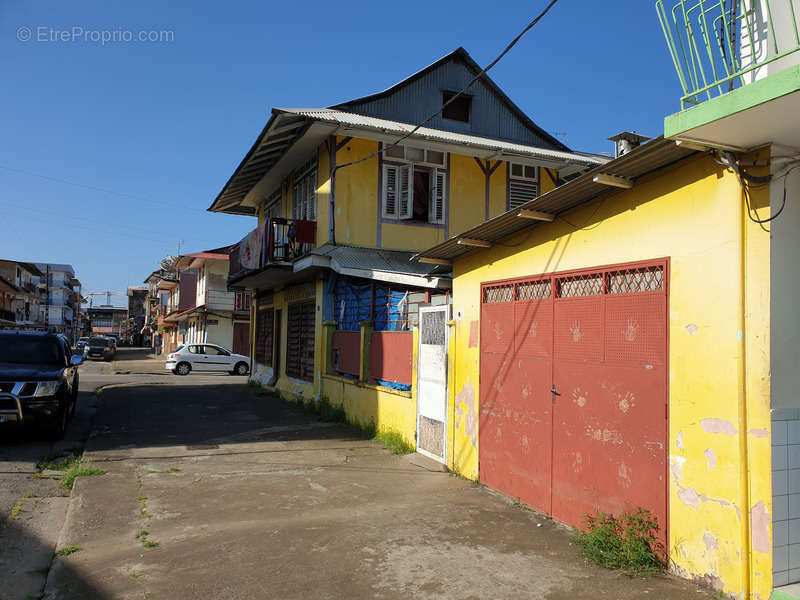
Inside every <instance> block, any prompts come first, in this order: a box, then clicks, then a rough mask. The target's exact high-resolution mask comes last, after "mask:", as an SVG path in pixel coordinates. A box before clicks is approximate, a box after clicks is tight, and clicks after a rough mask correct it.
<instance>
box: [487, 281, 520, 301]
mask: <svg viewBox="0 0 800 600" xmlns="http://www.w3.org/2000/svg"><path fill="white" fill-rule="evenodd" d="M513 300H514V284H513V283H508V284H503V285H496V286H492V287H487V288H484V289H483V301H484V303H486V304H496V303H499V302H512V301H513Z"/></svg>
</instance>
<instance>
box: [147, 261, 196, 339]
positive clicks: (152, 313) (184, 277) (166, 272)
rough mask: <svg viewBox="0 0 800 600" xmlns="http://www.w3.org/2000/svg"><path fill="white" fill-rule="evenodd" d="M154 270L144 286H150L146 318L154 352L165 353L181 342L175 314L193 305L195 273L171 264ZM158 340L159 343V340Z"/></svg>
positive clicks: (181, 336) (184, 333)
mask: <svg viewBox="0 0 800 600" xmlns="http://www.w3.org/2000/svg"><path fill="white" fill-rule="evenodd" d="M168 267H169V268H162V269H159V270H158V271H153V272H152V273H151V274H150V275H149V276H148V277H147V279H145V281H144V282H145V283H146V284H148V286H149V287H150V292H149V295H148V307H147V316H146V318H147V319H149V320H148V328H149V331H150V335H151V336H152V344H153V346H154V348H155V349H156V351H157V352H159V351H160V352H161V353H162V354H167V353H169V352H172V351H173V350H174V349H175V348H177V347H178V345H179V344H181V343H183V341H184V339H185V335H186V330H185V328H182V329H181V331H179V323H178V321H177V320H176V319H175V317H176V316H177V315H178V313H180V312H183V311H185V310H189V309H191V308H193V307H194V306H195V296H196V294H197V272H196V271H193V270H188V269H187V270H183V271H180V270H177V269H176V268H175V265H174V263H173V264H171V265H169V266H168ZM159 340H160V344H159V343H158V341H159Z"/></svg>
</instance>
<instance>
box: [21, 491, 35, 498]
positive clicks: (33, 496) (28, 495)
mask: <svg viewBox="0 0 800 600" xmlns="http://www.w3.org/2000/svg"><path fill="white" fill-rule="evenodd" d="M22 497H23V498H38V497H39V496H37V495H36V494H34V493H33V492H30V493H27V494H22Z"/></svg>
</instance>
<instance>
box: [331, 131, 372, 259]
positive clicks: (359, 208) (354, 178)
mask: <svg viewBox="0 0 800 600" xmlns="http://www.w3.org/2000/svg"><path fill="white" fill-rule="evenodd" d="M343 139H344V138H343V137H339V138H337V142H341V141H342V140H343ZM377 149H378V142H373V141H370V140H362V139H352V140H350V141H349V142H348V143H347V144H346V145H345V146H344V147H343V148H341V149H340V150H339V151H338V152H337V153H336V164H337V165H342V164H345V163H348V162H350V161H353V160H358V159H360V158H364V157H365V156H367V155H369V154H370V153H371V152H375V151H376V150H377ZM334 193H335V196H336V198H335V200H336V214H335V217H336V241H337V243H340V244H350V245H353V246H366V247H372V248H374V247H375V246H376V244H377V235H378V229H377V223H378V157H377V156H374V157H372V158H370V159H369V160H366V161H364V162H362V163H360V164H357V165H353V166H351V167H346V168H344V169H341V170H339V171H337V172H336V189H335V192H334ZM325 227H327V223H326V224H325ZM326 239H327V237H326Z"/></svg>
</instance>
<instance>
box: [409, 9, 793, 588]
mask: <svg viewBox="0 0 800 600" xmlns="http://www.w3.org/2000/svg"><path fill="white" fill-rule="evenodd" d="M682 4H683V2H677V3H676V6H675V7H674V10H673V7H672V6H665V5H664V3H663V2H662V1H659V2H658V8H659V11H660V12H659V14H660V16H661V18H662V24H663V25H664V28H665V32H666V34H667V41H668V48H669V50H670V53H671V55H672V56H673V58H674V60H675V63H676V68H677V71H678V75H679V80H680V81H681V83H682V85H683V87H684V96H683V98H682V108H683V110H681V111H680V112H679V113H677V114H675V115H671V116H668V117H667V118H666V120H665V136H666V137H664V136H659V137H658V138H656V139H654V140H652V141H649V142H647V143H644V144H642V145H640V146H638V147H637V143H638V142H639V141H641V140H639V139H637V138H636V136H631V135H629V134H625V135H622V136H618V137H617V141H618V143H619V149H620V151H619V152H617V158H615V159H614V160H613V161H611V162H609V163H607V164H603V165H600V166H597V167H595V168H594V169H592V170H591V171H589V172H588V173H585V174H583V175H579V176H578V177H576V178H574V179H572V180H571V181H569V182H567V183H565V184H564V185H561V186H560V187H557V188H555V189H553V190H549V191H547V192H546V193H544V194H542V195H541V196H539V197H538V198H535V199H533V200H530V201H528V202H525V203H523V204H521V205H520V206H519V207H518V208H516V209H514V210H510V211H508V212H505V213H504V214H500V215H497V216H494V217H493V218H491V219H489V220H488V221H486V222H485V223H481V224H478V225H475V226H472V227H465V228H463V229H462V230H460V231H458V232H456V231H454V234H455V235H453V236H452V237H450V238H448V239H446V240H442V241H441V242H438V243H436V244H432V245H431V247H429V248H427V249H425V250H423V251H422V252H420V253H419V254H418V255H417V256H416V259H417V260H418V261H419V264H431V265H437V266H440V267H443V268H448V269H452V275H453V289H452V292H453V294H452V297H453V306H452V320H449V321H448V323H447V335H446V336H445V337H444V339H442V338H440V339H439V340H438V343H437V344H426V343H425V340H424V339H422V340H421V344H420V350H419V352H420V353H423V352H426V353H431V352H434V351H438V352H439V353H440V355H441V353H442V352H446V362H447V364H448V369H447V373H448V381H447V395H446V400H445V401H444V403H443V404H442V400H441V399H439V400H438V402H439V403H440V404H439V405H438V406H437V407H435V408H434V410H439V411H440V413H442V414H444V415H445V419H446V427H445V429H446V431H447V436H446V437H445V440H446V441H445V443H446V444H447V445H446V448H445V455H446V458H445V461H446V464H447V465H448V466H449V467H451V468H452V469H453V470H455V471H457V472H459V473H461V474H463V475H464V476H466V477H469V478H473V479H477V480H479V481H481V482H483V483H485V484H486V485H487V486H489V487H491V488H493V489H496V490H498V491H500V492H502V493H504V494H506V495H508V496H511V497H513V498H515V499H518V500H520V501H521V502H523V503H525V504H527V505H529V506H531V507H533V508H535V509H537V510H539V511H542V512H544V513H547V514H549V515H551V516H552V517H553V518H554V519H556V520H558V521H561V522H564V523H567V524H570V525H575V526H576V525H581V524H582V523H581V520H582V516H583V515H584V514H597V513H598V512H601V511H606V512H612V513H614V514H619V513H620V512H623V511H626V510H633V509H635V508H637V507H644V508H647V509H649V510H650V511H651V512H652V514H653V515H654V516H655V517H656V518H657V520H658V523H659V526H660V536H661V540H662V542H663V543H664V547H665V549H666V551H667V552H668V555H669V559H670V564H671V568H672V569H673V570H674V572H676V573H677V574H679V575H682V576H684V577H688V578H693V579H697V580H698V581H703V582H706V583H708V584H710V585H712V586H713V587H714V588H715V589H717V590H719V591H720V592H722V593H723V594H724V595H725V596H726V597H732V598H733V597H735V598H761V599H764V600H766V599H767V598H770V597H772V598H781V599H783V598H789V597H796V596H795V594H793V593H792V589H795V588H792V587H785V586H787V584H791V583H795V582H797V581H800V537H798V535H800V530H798V529H797V525H798V523H800V477H798V475H800V452H798V450H800V420H798V419H800V399H799V398H798V395H797V389H798V383H800V374H799V373H800V370H798V368H797V359H796V355H797V342H798V339H800V320H798V318H797V309H796V306H797V290H798V289H800V271H798V269H797V265H798V261H800V245H798V241H797V240H798V239H800V238H799V237H798V231H800V206H798V204H797V202H795V200H796V198H798V197H800V175H799V174H798V173H797V171H796V169H797V164H798V163H800V154H798V150H797V149H798V148H800V127H798V122H800V121H798V115H800V52H797V51H798V50H800V43H798V42H797V40H798V39H800V37H798V35H797V34H798V28H797V23H796V21H795V19H794V16H793V15H794V14H795V12H796V11H797V9H798V7H797V5H796V4H795V6H794V8H793V6H792V4H791V1H785V2H778V1H777V0H770V1H769V2H768V3H766V2H765V3H762V5H760V6H759V5H758V3H757V4H756V7H757V8H754V9H753V10H752V11H751V10H749V9H748V8H747V7H746V6H745V5H744V4H738V3H737V4H736V5H735V7H736V8H735V11H734V12H733V13H731V12H730V11H729V9H728V8H725V9H723V10H722V11H721V10H720V7H721V6H722V5H721V4H717V5H716V6H714V7H711V6H710V5H707V6H705V7H703V6H702V4H701V5H698V7H695V8H694V9H692V10H693V11H694V12H692V13H690V14H691V19H692V20H690V21H688V22H684V21H683V20H682V19H683V18H684V16H683V15H686V14H687V13H688V9H687V12H683V11H682V10H681V8H682ZM767 8H769V10H766V9H767ZM745 9H747V12H745V13H742V12H738V13H737V12H736V11H742V10H745ZM793 11H794V12H793ZM732 14H733V15H734V17H735V18H734V19H733V20H731V15H732ZM698 23H699V27H700V29H699V30H698V29H697V27H698ZM773 24H774V25H773ZM708 31H715V32H721V33H720V34H719V35H718V36H716V38H713V37H708V36H707V35H703V34H702V32H708ZM733 33H735V35H733ZM687 36H688V41H687ZM732 39H733V40H738V41H735V42H730V40H732ZM683 52H686V54H685V55H684V54H683ZM730 57H734V59H731V58H730ZM709 60H710V61H711V62H710V63H709ZM701 73H702V77H701ZM450 316H451V315H449V314H446V315H445V318H446V319H450ZM420 335H421V337H422V338H424V336H425V327H424V324H423V327H422V330H421V334H420ZM442 342H444V343H442ZM429 346H433V348H431V347H429Z"/></svg>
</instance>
